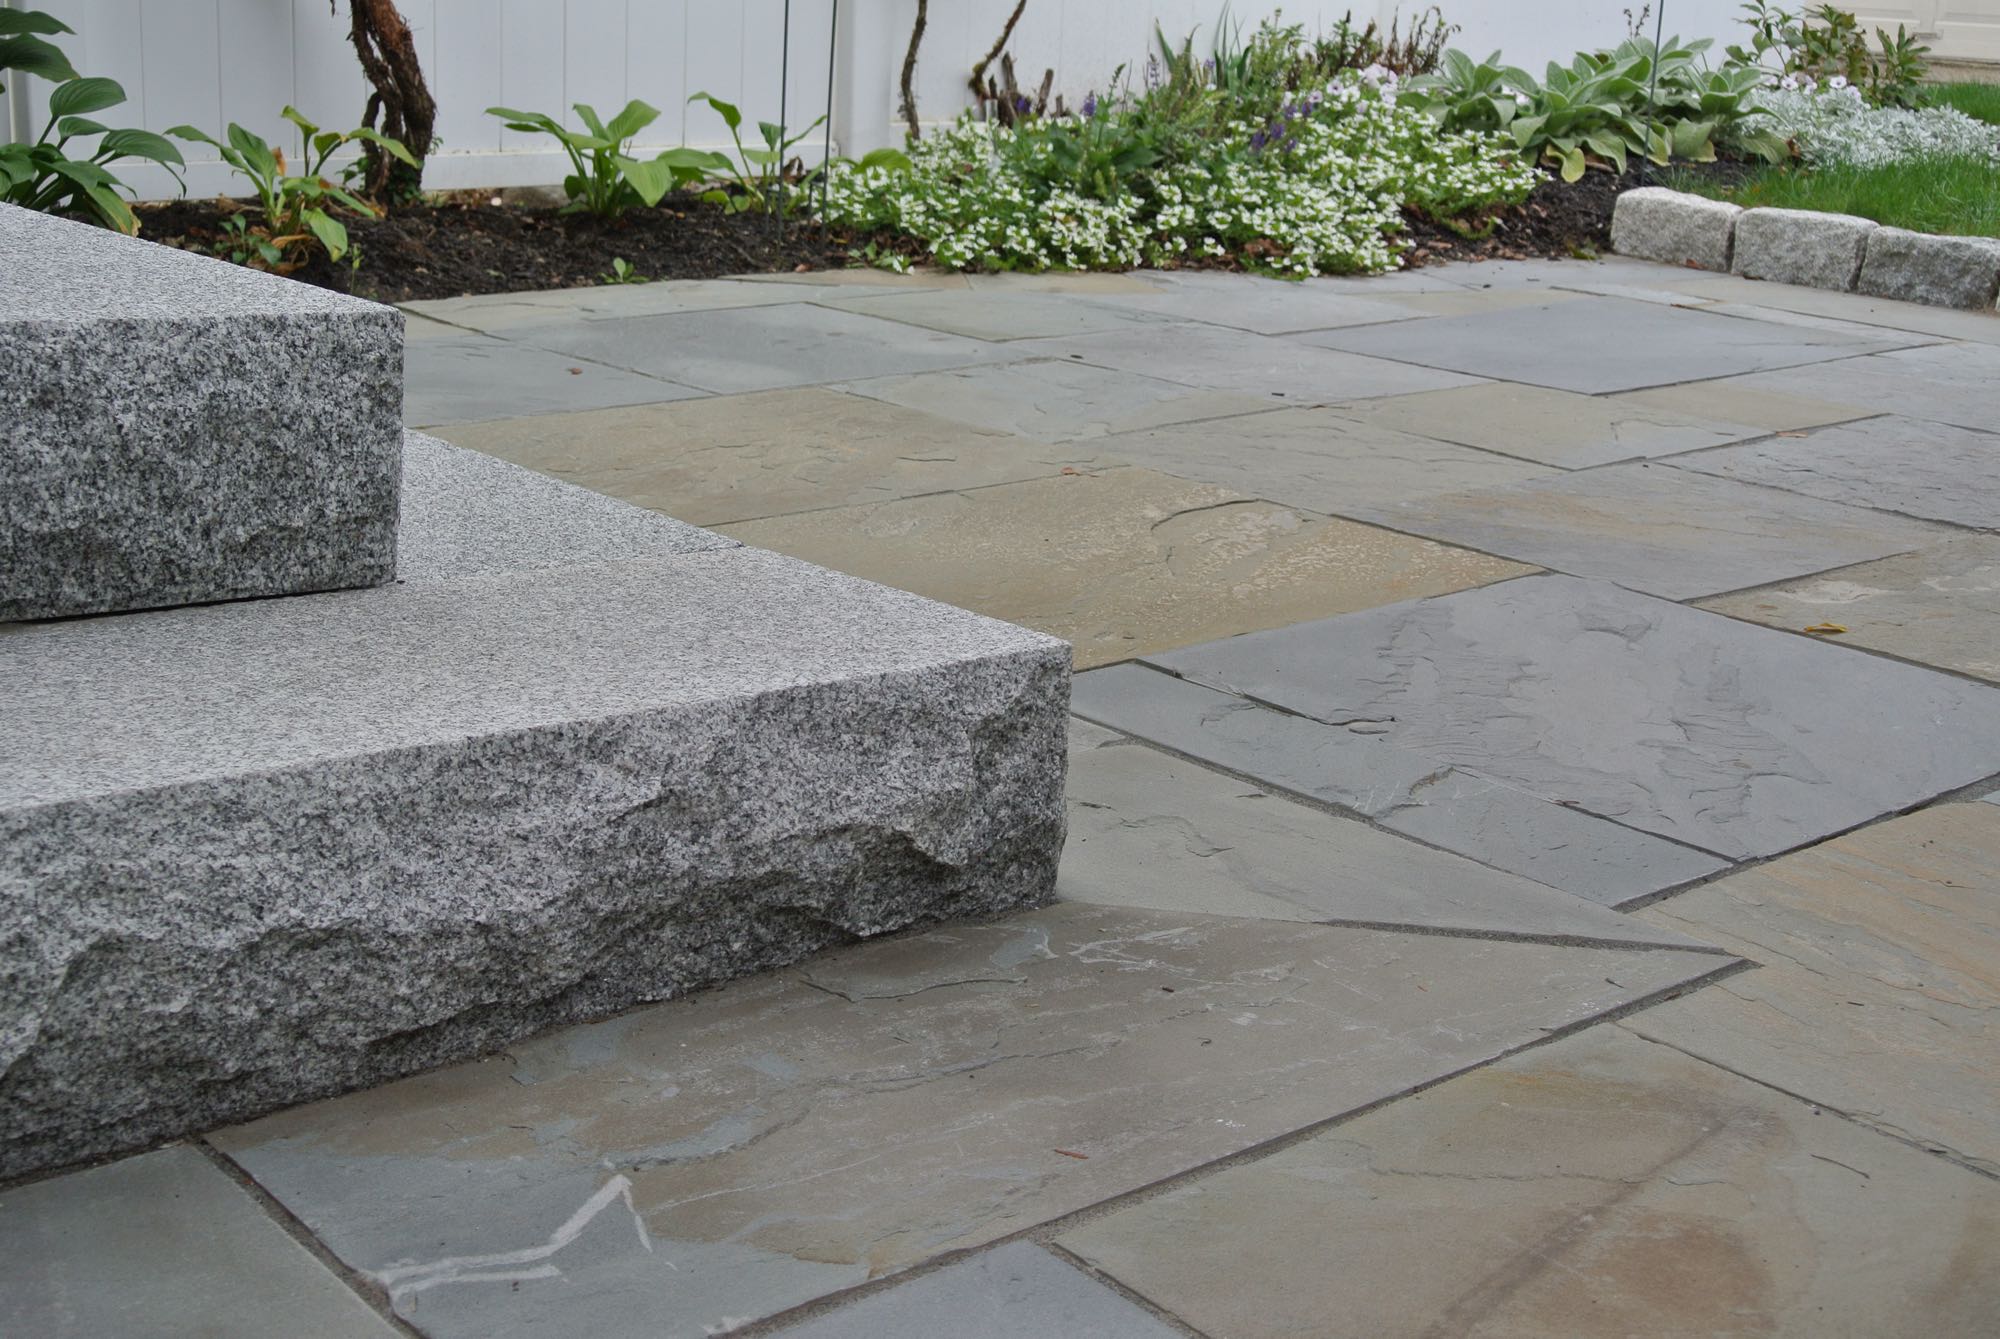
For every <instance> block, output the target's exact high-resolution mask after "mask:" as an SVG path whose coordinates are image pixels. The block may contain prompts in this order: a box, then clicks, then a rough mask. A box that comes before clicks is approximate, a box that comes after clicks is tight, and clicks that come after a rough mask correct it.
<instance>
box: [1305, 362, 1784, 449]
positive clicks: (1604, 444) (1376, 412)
mask: <svg viewBox="0 0 2000 1339" xmlns="http://www.w3.org/2000/svg"><path fill="white" fill-rule="evenodd" d="M1335 412H1338V413H1342V414H1350V415H1352V416H1354V417H1355V418H1359V419H1363V420H1365V421H1367V422H1370V423H1377V424H1380V425H1381V426H1383V427H1385V428H1395V429H1398V430H1400V431H1402V432H1413V433H1417V434H1420V435H1422V436H1424V437H1434V438H1437V439H1438V440H1439V441H1445V442H1457V443H1459V444H1460V445H1462V446H1476V447H1478V448H1480V449H1481V450H1485V451H1502V452H1505V453H1506V454H1508V455H1510V456H1518V457H1520V458H1521V459H1523V460H1533V461H1539V462H1540V463H1542V464H1544V465H1555V466H1559V467H1560V468H1562V469H1566V470H1574V469H1582V468H1583V467H1585V466H1588V465H1610V464H1614V463H1616V462H1618V461H1621V460H1636V459H1642V458H1645V457H1649V456H1670V455H1675V454H1677V453H1679V452H1682V451H1693V450H1697V449H1699V448H1702V447H1709V446H1725V445H1727V444H1729V443H1731V442H1740V441H1743V440H1745V439H1746V438H1751V437H1762V436H1763V435H1764V433H1765V431H1766V430H1765V429H1763V428H1761V427H1757V426H1755V425H1753V424H1743V423H1728V422H1722V421H1719V420H1715V419H1704V418H1696V417H1693V416H1690V415H1685V414H1677V413H1674V412H1672V411H1670V410H1663V409H1655V408H1650V407H1647V406H1643V405H1637V404H1632V403H1629V402H1625V401H1623V400H1620V399H1609V398H1603V397H1599V396H1591V395H1578V394H1576V393H1575V392H1573V391H1557V390H1550V389H1548V388H1547V387H1545V386H1517V385H1514V384H1513V383H1511V382H1492V383H1490V384H1488V385H1483V386H1461V387H1459V388H1458V389H1457V390H1449V391H1425V392H1423V393H1422V394H1419V395H1399V396H1396V397H1394V398H1393V399H1388V400H1367V401H1363V402H1361V403H1358V404H1354V405H1343V406H1340V407H1339V408H1338V409H1337V410H1336V411H1335Z"/></svg>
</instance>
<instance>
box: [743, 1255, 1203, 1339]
mask: <svg viewBox="0 0 2000 1339" xmlns="http://www.w3.org/2000/svg"><path fill="white" fill-rule="evenodd" d="M1183 1333H1184V1332H1183V1331H1182V1330H1181V1329H1180V1328H1179V1327H1177V1326H1173V1325H1169V1324H1167V1323H1166V1322H1165V1321H1163V1320H1160V1319H1159V1318H1157V1317H1156V1316H1154V1315H1152V1314H1151V1313H1150V1312H1148V1311H1146V1310H1145V1309H1144V1308H1143V1307H1140V1306H1138V1305H1137V1304H1135V1303H1133V1302H1130V1301H1127V1300H1126V1299H1125V1298H1124V1297H1121V1296H1120V1295H1119V1294H1117V1293H1115V1292H1113V1291H1112V1290H1111V1289H1109V1288H1107V1287H1105V1286H1104V1285H1103V1284H1102V1283H1099V1282H1098V1281H1097V1280H1095V1279H1093V1278H1091V1277H1090V1276H1089V1275H1087V1274H1085V1273H1084V1272H1083V1271H1081V1270H1079V1269H1078V1268H1076V1266H1074V1265H1072V1264H1067V1263H1065V1262H1063V1261H1061V1260H1058V1259H1057V1258H1056V1257H1055V1256H1053V1255H1051V1254H1050V1253H1049V1252H1047V1251H1045V1250H1043V1249H1042V1248H1041V1247H1039V1246H1036V1245H1034V1244H1032V1243H1030V1242H1025V1241H1017V1242H1012V1243H1010V1244H1008V1245H1006V1246H998V1247H995V1248H994V1249H992V1250H990V1251H984V1252H982V1253H980V1254H978V1255H975V1256H973V1257H972V1258H971V1259H969V1260H965V1261H962V1262H960V1263H958V1264H955V1265H947V1266H946V1267H945V1268H943V1269H940V1270H938V1271H937V1272H936V1273H934V1274H926V1275H925V1276H924V1277H922V1278H920V1279H912V1280H911V1281H910V1282H908V1283H903V1284H899V1285H897V1286H896V1287H894V1288H890V1289H888V1290H887V1291H884V1292H879V1293H876V1294H874V1295H873V1296H870V1297H866V1298H863V1299H862V1300H861V1301H859V1302H855V1303H853V1304H851V1305H849V1306H845V1307H842V1308H840V1309H839V1310H837V1311H830V1312H828V1313H827V1314H825V1315H823V1316H819V1317H816V1318H814V1319H812V1320H809V1321H806V1322H805V1323H803V1324H800V1325H790V1326H786V1327H785V1328H784V1329H782V1330H779V1331H777V1333H776V1334H775V1335H774V1336H773V1339H941V1336H945V1335H954V1336H958V1337H959V1339H1180V1336H1181V1335H1182V1334H1183Z"/></svg>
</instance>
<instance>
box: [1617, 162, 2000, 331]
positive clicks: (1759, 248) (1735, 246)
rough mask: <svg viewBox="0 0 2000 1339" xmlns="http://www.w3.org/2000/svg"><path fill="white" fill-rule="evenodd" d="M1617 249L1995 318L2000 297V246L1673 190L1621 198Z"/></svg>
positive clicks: (1642, 191)
mask: <svg viewBox="0 0 2000 1339" xmlns="http://www.w3.org/2000/svg"><path fill="white" fill-rule="evenodd" d="M1611 246H1612V249H1613V250H1614V251H1617V252H1619V253H1620V254H1621V255H1628V256H1637V257H1639V258H1641V259H1644V260H1657V261H1663V262H1665V263H1666V264H1669V265H1686V266H1689V267H1692V268H1694V269H1700V270H1714V271H1717V272H1728V273H1733V274H1738V275H1742V276H1743V277H1744V278H1748V279H1768V280H1771V281H1773V282H1777V283H1788V284H1800V285H1804V286H1806V287H1810V288H1825V289H1830V290H1833V291H1836V292H1842V293H1865V294H1867V295H1869V296H1870V297H1879V298H1893V299H1896V300H1898V301H1902V302H1920V303H1925V304H1927V305H1929V306H1933V307H1961V308H1968V309H1971V310H1974V311H1992V310H1993V309H1994V303H1995V300H1996V297H2000V239H1994V238H1987V237H1954V236H1942V235H1933V234H1930V233H1920V232H1911V231H1908V230H1907V229H1903V228H1888V227H1883V226H1881V225H1879V224H1877V223H1875V222H1874V221H1872V220H1870V219H1863V218H1856V217H1854V216H1852V215H1848V214H1829V213H1822V212H1820V211H1817V210H1808V209H1761V208H1760V209H1743V208H1741V207H1739V206H1737V205H1732V204H1728V203H1726V202H1723V201H1719V200H1710V199H1707V198H1705V197H1703V196H1699V195H1689V194H1686V193H1684V192H1681V191H1671V190H1668V189H1666V188H1665V187H1663V186H1645V187H1641V188H1639V189H1638V190H1632V191H1627V192H1625V193H1624V194H1623V195H1620V196H1619V197H1618V202H1617V205H1616V206H1615V208H1614V209H1613V212H1612V218H1611Z"/></svg>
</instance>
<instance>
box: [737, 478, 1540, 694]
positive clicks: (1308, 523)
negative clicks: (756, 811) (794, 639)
mask: <svg viewBox="0 0 2000 1339" xmlns="http://www.w3.org/2000/svg"><path fill="white" fill-rule="evenodd" d="M721 528H722V529H723V531H724V532H725V533H727V534H729V535H730V536H732V537H733V538H736V539H740V540H742V541H743V542H744V543H746V544H755V545H758V546H761V547H763V548H770V549H777V550H779V551H780V552H783V553H789V554H792V555H794V556H796V557H801V558H805V559H808V560H809V561H812V562H815V563H819V564H821V565H823V566H827V567H833V568H836V569H838V570H840V571H843V572H851V573H853V574H854V575H856V576H861V577H866V578H868V579H869V580H871V581H879V582H882V583H883V584H885V585H890V586H896V587H899V588H901V589H904V590H910V591H915V592H916V593H918V594H921V595H928V596H930V597H931V598H933V599H938V600H943V601H945V602H946V603H949V604H956V605H959V606H961V607H963V608H967V609H974V610H978V611H979V612H981V613H986V614H990V615H992V616H994V617H996V618H1003V619H1007V620H1008V621H1010V622H1015V623H1022V624H1025V625H1027V626H1028V627H1032V628H1038V629H1041V630H1043V631H1046V632H1050V633H1053V634H1054V635H1056V636H1058V637H1063V638H1065V639H1067V640H1069V641H1070V642H1072V643H1074V644H1075V647H1076V663H1077V664H1078V665H1080V666H1088V665H1096V664H1103V663H1105V662H1107V661H1112V660H1123V659H1126V658H1128V657H1131V656H1134V655H1138V654H1141V653H1143V652H1147V651H1155V650H1161V649H1164V648H1166V647H1170V646H1185V645H1188V644H1190V643H1193V642H1201V641H1207V640H1209V639H1211V638H1215V637H1226V636H1229V635H1231V634H1232V633H1237V632H1247V631H1250V630H1251V629H1254V628H1269V627H1277V626H1281V625H1283V624H1286V623H1294V622H1297V621H1299V620H1300V619H1306V618H1319V617H1324V616H1325V615H1327V614H1330V613H1338V612H1344V611H1346V610H1350V609H1366V608H1372V607H1374V606H1376V605H1380V604H1389V603H1392V602H1394V601H1397V600H1403V599H1408V598H1410V597H1412V596H1414V595H1420V594H1437V593H1441V592H1444V591H1450V590H1462V589H1464V588H1465V587H1467V586H1474V585H1481V584H1484V583H1485V582H1488V581H1498V580H1501V579H1503V578H1505V577H1510V576H1516V575H1519V574H1520V573H1522V572H1525V571H1528V570H1530V569H1528V568H1526V567H1523V566H1521V565H1519V564H1516V563H1510V562H1507V561H1505V560H1504V559H1498V558H1489V557H1487V556H1486V555H1484V554H1477V553H1468V552H1466V551H1465V550H1463V549H1454V548H1450V547H1447V546H1445V545H1442V544H1433V543H1431V542H1430V541H1428V540H1421V539H1413V538H1411V537H1410V536H1407V535H1398V534H1394V533H1391V532H1389V531H1386V530H1380V529H1377V528H1375V527H1373V526H1366V525H1357V524H1355V523H1353V522H1351V521H1343V520H1337V519H1324V518H1320V517H1315V516H1311V515H1308V514H1306V513H1303V512H1300V511H1296V510H1293V509H1292V508H1290V507H1283V506H1279V505H1276V504H1274V503H1269V502H1261V501H1258V500H1256V499H1254V498H1248V497H1245V496H1243V495H1242V494H1240V493H1235V492H1231V491H1229V490H1228V489H1224V488H1217V487H1215V486H1214V485H1212V484H1204V483H1191V482H1188V481H1186V480H1182V479H1174V478H1170V477H1168V476H1166V475H1163V474H1157V473H1154V472H1153V471H1151V470H1142V469H1114V470H1106V471H1104V472H1102V473H1098V474H1076V475H1060V476H1056V477H1053V478H1046V479H1034V480H1030V481H1028V482H1025V483H1015V484H999V485H996V486H994V487H991V488H979V489H972V490H968V491H965V492H958V493H947V494H938V495H933V496H930V497H921V498H909V499H905V500H902V501H896V502H885V503H878V504H874V505H871V506H864V507H841V508H835V509H832V510H827V511H814V512H806V513H802V514H799V515H795V516H779V517H772V518H768V519H765V520H761V521H748V522H743V523H741V524H736V525H729V526H724V527H721Z"/></svg>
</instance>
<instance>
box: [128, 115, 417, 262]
mask: <svg viewBox="0 0 2000 1339" xmlns="http://www.w3.org/2000/svg"><path fill="white" fill-rule="evenodd" d="M284 117H285V119H286V120H287V121H290V122H291V123H292V124H293V125H295V126H297V127H298V128H299V131H300V133H301V134H302V135H303V136H304V138H305V156H304V160H303V166H304V170H303V171H301V172H292V171H290V170H289V168H288V167H287V165H286V163H285V153H284V150H283V149H279V148H274V147H273V146H272V145H271V144H269V143H268V142H266V141H265V140H264V139H263V137H262V136H259V135H256V134H253V133H251V132H250V131H248V130H245V129H244V128H243V127H242V126H240V125H237V124H236V123H235V122H234V121H232V122H230V123H229V130H228V132H227V140H226V142H225V141H224V140H219V139H216V138H215V137H214V136H213V135H210V134H208V133H207V132H206V131H203V130H197V129H196V128H195V127H193V126H174V127H172V128H170V129H169V130H168V131H167V133H168V134H169V135H173V136H175V137H177V138H180V139H184V140H189V141H193V142H195V143H200V144H207V145H210V146H212V147H213V148H214V149H215V150H216V152H217V153H218V154H220V155H221V157H222V161H223V162H225V163H227V164H229V165H230V166H231V167H233V168H235V169H236V170H237V171H238V172H240V173H241V174H243V175H244V176H245V177H248V178H249V179H250V185H251V187H252V188H253V189H254V190H255V191H256V192H257V208H258V211H259V213H260V215H261V221H260V222H257V223H252V222H250V221H249V220H248V219H246V218H244V217H243V215H242V214H241V213H238V214H236V215H234V216H232V217H231V218H230V219H228V220H226V221H225V222H224V223H223V231H224V233H225V234H226V235H227V237H228V241H227V242H226V243H225V244H224V246H223V247H222V248H221V254H222V255H223V256H224V258H225V259H228V260H233V261H235V262H236V263H237V264H239V265H247V266H249V267H251V268H252V269H259V270H270V271H271V272H273V273H274V274H289V273H290V272H291V271H293V270H296V269H298V268H299V267H300V266H302V265H304V264H306V263H307V262H308V261H310V260H311V259H312V252H313V248H314V246H315V245H317V246H318V247H320V248H321V249H323V250H324V251H325V252H326V254H327V258H328V259H329V260H332V261H335V262H338V261H340V260H341V259H342V258H343V257H346V256H348V255H350V251H351V249H350V247H349V246H348V240H347V225H346V224H344V223H342V222H341V221H340V219H339V218H338V217H336V215H335V214H334V212H333V211H334V209H335V208H336V207H339V208H343V209H348V210H351V211H353V212H354V213H356V214H359V215H361V216H362V217H363V218H377V217H379V214H378V213H377V211H376V209H375V206H373V205H371V204H369V203H368V202H367V201H366V200H363V199H361V198H360V197H359V196H357V195H353V194H350V193H349V192H348V191H346V190H343V189H342V188H341V187H339V186H336V185H335V184H334V183H333V182H331V181H329V180H328V179H327V177H326V163H327V159H329V158H331V157H332V156H333V155H334V153H336V152H337V151H338V150H339V149H340V148H341V146H343V145H346V144H353V143H367V144H373V145H375V146H376V147H377V148H379V149H381V150H382V151H383V152H384V153H386V154H388V155H389V156H390V157H392V158H395V159H397V160H398V161H400V162H405V163H408V164H410V165H411V166H412V167H414V166H416V158H415V157H414V156H413V155H412V154H411V153H410V151H409V150H408V149H407V148H405V147H404V146H403V145H402V144H401V143H399V142H397V141H396V140H393V139H391V138H390V137H389V136H387V135H384V134H382V133H381V132H379V131H375V130H370V129H368V128H367V127H366V126H361V127H357V128H356V129H354V130H350V131H347V132H345V133H342V132H341V131H338V130H321V129H320V128H319V127H318V126H316V125H314V124H313V123H312V122H311V121H308V120H307V119H306V118H305V117H304V116H302V115H300V114H299V111H298V109H297V108H295V107H287V108H285V111H284ZM359 259H360V257H359V256H358V254H357V255H355V256H354V260H355V261H356V262H357V263H358V261H359Z"/></svg>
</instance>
